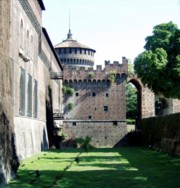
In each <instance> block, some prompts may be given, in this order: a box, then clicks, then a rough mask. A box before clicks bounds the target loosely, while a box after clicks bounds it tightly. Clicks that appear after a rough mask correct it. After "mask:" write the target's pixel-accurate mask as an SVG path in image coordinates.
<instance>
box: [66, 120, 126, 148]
mask: <svg viewBox="0 0 180 188" xmlns="http://www.w3.org/2000/svg"><path fill="white" fill-rule="evenodd" d="M62 130H63V132H65V133H66V134H67V135H68V137H67V139H66V140H65V141H64V146H71V144H72V143H74V142H73V141H74V140H75V138H80V137H82V138H85V137H86V136H89V137H91V139H92V140H91V145H93V146H94V147H113V146H115V145H116V144H117V143H121V144H123V138H124V137H125V135H126V134H127V126H126V122H123V121H122V122H121V121H75V120H74V121H64V124H63V128H62Z"/></svg>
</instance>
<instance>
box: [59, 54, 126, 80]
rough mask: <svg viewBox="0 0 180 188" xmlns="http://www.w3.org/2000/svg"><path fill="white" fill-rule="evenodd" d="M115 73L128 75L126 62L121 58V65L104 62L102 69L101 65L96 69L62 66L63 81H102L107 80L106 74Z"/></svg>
mask: <svg viewBox="0 0 180 188" xmlns="http://www.w3.org/2000/svg"><path fill="white" fill-rule="evenodd" d="M111 72H115V73H116V74H117V75H127V74H128V60H127V59H126V58H125V57H122V63H119V62H118V61H114V62H113V63H112V64H111V63H110V61H105V67H104V69H102V65H97V66H96V69H93V68H92V67H89V68H88V69H87V68H85V67H68V66H64V72H63V79H64V80H86V79H88V80H89V79H90V80H92V79H95V80H104V79H107V77H108V74H109V73H111Z"/></svg>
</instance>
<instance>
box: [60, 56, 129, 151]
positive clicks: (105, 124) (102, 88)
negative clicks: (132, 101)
mask: <svg viewBox="0 0 180 188" xmlns="http://www.w3.org/2000/svg"><path fill="white" fill-rule="evenodd" d="M127 71H128V61H127V59H126V58H125V57H123V59H122V64H120V63H119V62H117V61H116V62H114V63H113V64H111V63H110V62H109V61H106V62H105V68H104V69H102V67H101V66H97V68H96V70H93V69H91V68H89V69H88V70H85V68H81V69H77V68H72V69H70V68H67V67H66V66H64V72H63V82H64V83H63V84H64V85H65V86H66V87H70V88H73V89H74V91H75V93H74V95H73V96H69V95H68V94H65V95H64V103H63V104H64V117H65V120H64V126H63V130H64V131H65V132H67V133H68V136H69V139H72V138H75V137H76V138H77V137H85V136H91V137H92V144H93V145H95V146H99V147H102V146H114V145H115V144H116V143H117V142H119V141H120V140H121V139H122V138H123V137H124V136H125V135H126V133H127V127H126V123H125V120H126V104H125V85H126V79H127ZM111 74H114V76H115V79H114V80H113V81H111V80H110V78H109V76H110V75H111ZM70 103H71V104H73V105H74V108H73V109H71V110H70V109H69V104H70Z"/></svg>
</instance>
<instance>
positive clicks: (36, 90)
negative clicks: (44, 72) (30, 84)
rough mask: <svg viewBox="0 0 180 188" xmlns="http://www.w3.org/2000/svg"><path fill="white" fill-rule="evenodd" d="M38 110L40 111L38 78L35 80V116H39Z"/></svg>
mask: <svg viewBox="0 0 180 188" xmlns="http://www.w3.org/2000/svg"><path fill="white" fill-rule="evenodd" d="M37 111H38V83H37V80H34V109H33V112H34V113H33V115H34V118H37Z"/></svg>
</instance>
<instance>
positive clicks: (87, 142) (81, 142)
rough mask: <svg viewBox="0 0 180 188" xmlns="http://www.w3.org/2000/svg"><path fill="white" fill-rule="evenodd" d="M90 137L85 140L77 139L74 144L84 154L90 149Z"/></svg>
mask: <svg viewBox="0 0 180 188" xmlns="http://www.w3.org/2000/svg"><path fill="white" fill-rule="evenodd" d="M90 142H91V137H89V136H86V137H85V138H77V139H76V144H77V147H78V148H82V149H83V150H84V151H85V152H88V151H89V149H92V148H93V146H91V144H90Z"/></svg>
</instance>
